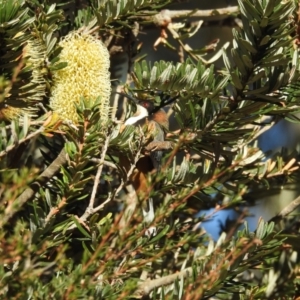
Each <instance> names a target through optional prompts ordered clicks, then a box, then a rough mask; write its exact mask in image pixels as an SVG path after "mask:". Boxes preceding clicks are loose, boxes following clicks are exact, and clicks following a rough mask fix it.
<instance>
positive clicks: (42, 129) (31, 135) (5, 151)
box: [0, 126, 45, 158]
mask: <svg viewBox="0 0 300 300" xmlns="http://www.w3.org/2000/svg"><path fill="white" fill-rule="evenodd" d="M44 129H45V128H44V126H41V127H40V128H39V129H38V130H37V131H34V132H33V133H31V134H28V135H27V136H26V137H24V138H23V139H21V140H19V141H18V142H17V143H14V144H13V145H10V146H8V147H6V149H5V150H3V151H1V152H0V158H1V157H3V156H5V155H7V153H8V152H9V151H11V150H13V149H14V148H15V147H16V146H19V145H20V144H23V143H25V142H26V141H28V140H30V139H32V138H33V137H35V136H37V135H39V134H40V133H42V132H43V131H44Z"/></svg>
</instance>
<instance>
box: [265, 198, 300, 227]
mask: <svg viewBox="0 0 300 300" xmlns="http://www.w3.org/2000/svg"><path fill="white" fill-rule="evenodd" d="M299 206H300V196H298V197H297V198H296V199H295V200H293V201H292V202H291V203H289V204H288V205H287V206H286V207H285V208H284V209H283V210H282V211H281V212H280V213H279V214H277V215H276V216H274V217H273V218H271V219H270V220H269V222H278V221H280V220H282V219H283V218H285V217H286V216H288V215H289V214H290V213H292V212H293V211H294V210H295V209H297V208H298V207H299Z"/></svg>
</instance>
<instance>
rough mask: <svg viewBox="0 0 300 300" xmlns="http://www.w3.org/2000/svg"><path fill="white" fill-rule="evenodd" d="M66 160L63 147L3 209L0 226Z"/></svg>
mask: <svg viewBox="0 0 300 300" xmlns="http://www.w3.org/2000/svg"><path fill="white" fill-rule="evenodd" d="M66 162H67V156H66V152H65V149H64V148H63V149H62V150H61V151H60V153H59V155H58V156H57V157H56V159H55V160H54V161H53V162H52V163H51V164H50V165H49V167H48V168H47V169H46V170H44V172H42V174H41V175H40V176H39V177H38V178H37V180H36V181H34V182H33V183H32V184H30V186H29V187H28V188H27V189H26V190H25V191H24V192H23V193H22V194H21V195H20V196H19V197H18V198H17V199H16V200H15V201H13V202H12V203H11V205H9V206H8V207H7V208H6V209H5V214H4V217H3V219H2V220H1V221H0V227H1V226H2V225H3V224H5V223H6V222H7V221H8V220H9V219H10V218H11V217H12V216H13V215H14V214H15V213H16V212H17V211H18V210H19V209H20V208H21V207H22V206H23V205H24V204H25V203H26V202H27V201H28V200H30V199H31V198H32V197H33V196H34V194H35V193H36V192H37V191H38V189H39V188H40V187H41V186H42V185H43V184H44V183H46V182H47V181H49V180H50V179H51V178H52V177H53V176H54V174H55V173H56V172H57V171H58V170H59V169H60V167H61V166H62V165H64V164H65V163H66Z"/></svg>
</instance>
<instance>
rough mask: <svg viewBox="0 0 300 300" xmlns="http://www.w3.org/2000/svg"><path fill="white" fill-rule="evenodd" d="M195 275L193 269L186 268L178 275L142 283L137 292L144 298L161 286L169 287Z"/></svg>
mask: <svg viewBox="0 0 300 300" xmlns="http://www.w3.org/2000/svg"><path fill="white" fill-rule="evenodd" d="M192 273H193V269H192V267H189V268H186V269H184V270H183V271H180V272H178V273H176V274H171V275H167V276H164V277H161V278H158V279H153V280H147V281H145V282H143V283H141V284H140V285H139V287H138V290H137V291H136V294H137V296H140V297H143V296H145V295H149V294H150V293H151V292H152V291H153V290H154V289H156V288H159V287H161V286H165V285H169V284H171V283H173V282H174V281H175V280H177V279H181V278H187V277H191V276H192Z"/></svg>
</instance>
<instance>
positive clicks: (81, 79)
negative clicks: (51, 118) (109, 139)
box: [50, 32, 111, 124]
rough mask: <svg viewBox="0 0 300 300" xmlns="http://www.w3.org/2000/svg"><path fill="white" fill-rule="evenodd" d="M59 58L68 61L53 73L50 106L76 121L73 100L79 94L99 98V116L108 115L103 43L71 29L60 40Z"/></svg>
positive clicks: (107, 75) (108, 87)
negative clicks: (63, 66)
mask: <svg viewBox="0 0 300 300" xmlns="http://www.w3.org/2000/svg"><path fill="white" fill-rule="evenodd" d="M59 45H60V46H61V47H62V51H61V53H60V56H59V57H60V62H67V63H68V65H67V66H66V67H65V68H63V69H60V70H58V71H55V72H54V74H53V83H54V84H53V88H52V90H51V98H50V106H51V108H52V110H53V111H54V112H56V113H57V114H58V115H59V117H60V118H61V119H62V120H64V121H71V122H73V123H75V124H76V123H77V122H78V115H77V113H76V107H75V105H74V104H75V103H79V101H80V98H81V97H84V98H85V99H90V100H91V101H96V99H97V97H99V96H100V97H101V100H100V115H101V120H102V121H103V122H106V121H107V120H108V119H109V117H110V112H111V108H110V101H109V99H110V94H111V82H110V73H109V66H110V61H109V53H108V50H107V48H106V47H105V46H104V44H103V43H102V42H101V41H100V40H98V39H96V38H94V37H93V36H91V35H89V34H87V33H79V32H71V33H69V34H68V35H67V36H66V37H65V38H64V39H63V40H62V41H61V42H60V43H59Z"/></svg>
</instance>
